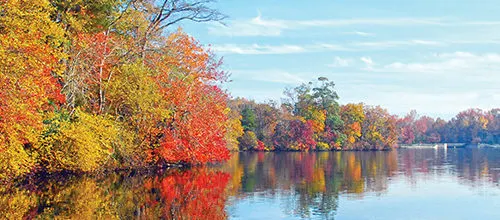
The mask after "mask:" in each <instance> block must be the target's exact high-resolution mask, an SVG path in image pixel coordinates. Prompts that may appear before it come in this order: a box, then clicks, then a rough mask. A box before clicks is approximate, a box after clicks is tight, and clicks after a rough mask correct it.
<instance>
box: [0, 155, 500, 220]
mask: <svg viewBox="0 0 500 220" xmlns="http://www.w3.org/2000/svg"><path fill="white" fill-rule="evenodd" d="M499 180H500V150H495V149H400V150H395V151H385V152H310V153H307V152H277V153H272V152H268V153H265V152H259V153H255V152H242V153H234V154H233V156H232V157H231V159H230V160H229V161H228V162H226V163H223V164H219V165H213V166H209V167H198V168H191V169H186V170H175V169H171V170H165V171H162V172H155V173H149V174H134V173H127V174H120V175H118V174H112V175H105V176H100V177H91V176H84V177H69V178H51V179H49V180H42V181H38V182H34V183H30V184H26V185H23V186H19V187H10V188H6V187H3V188H1V191H0V192H1V194H0V217H2V219H4V218H7V219H20V218H26V219H32V218H42V219H45V218H63V219H68V218H69V219H89V218H90V219H95V218H99V219H158V218H160V219H227V218H228V219H500V185H499Z"/></svg>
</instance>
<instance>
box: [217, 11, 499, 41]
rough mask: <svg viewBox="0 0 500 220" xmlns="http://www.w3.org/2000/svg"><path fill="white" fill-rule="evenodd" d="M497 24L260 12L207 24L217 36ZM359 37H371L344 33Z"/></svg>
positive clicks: (490, 23)
mask: <svg viewBox="0 0 500 220" xmlns="http://www.w3.org/2000/svg"><path fill="white" fill-rule="evenodd" d="M361 25H367V26H406V27H407V26H447V27H457V26H499V25H500V21H463V20H458V19H443V18H408V17H406V18H405V17H399V18H398V17H396V18H352V19H316V20H291V19H266V18H263V17H262V16H261V15H260V13H259V15H257V16H256V17H254V18H251V19H246V20H232V21H229V22H228V23H227V25H226V26H224V25H220V24H215V23H214V24H213V25H211V26H209V27H208V29H209V33H210V34H213V35H219V36H280V35H281V34H282V32H283V31H284V30H299V29H306V28H315V27H317V28H328V27H345V26H361ZM346 33H350V34H356V35H360V36H373V34H372V33H367V32H361V31H354V32H346Z"/></svg>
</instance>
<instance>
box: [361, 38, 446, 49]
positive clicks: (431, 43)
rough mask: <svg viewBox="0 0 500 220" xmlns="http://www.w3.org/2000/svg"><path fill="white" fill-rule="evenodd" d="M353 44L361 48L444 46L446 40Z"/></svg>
mask: <svg viewBox="0 0 500 220" xmlns="http://www.w3.org/2000/svg"><path fill="white" fill-rule="evenodd" d="M352 45H353V46H356V47H359V48H360V49H386V48H393V47H401V46H421V45H424V46H444V45H446V44H445V43H444V42H438V41H430V40H399V41H372V42H355V43H353V44H352Z"/></svg>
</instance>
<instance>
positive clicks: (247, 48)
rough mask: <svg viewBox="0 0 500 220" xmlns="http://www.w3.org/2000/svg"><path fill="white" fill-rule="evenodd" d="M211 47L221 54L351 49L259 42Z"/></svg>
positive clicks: (287, 52)
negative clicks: (262, 43)
mask: <svg viewBox="0 0 500 220" xmlns="http://www.w3.org/2000/svg"><path fill="white" fill-rule="evenodd" d="M211 49H212V50H213V51H215V52H217V53H221V54H248V55H260V54H292V53H309V52H320V51H349V50H352V49H349V48H346V47H344V46H341V45H335V44H309V45H290V44H284V45H260V44H251V45H248V44H219V45H212V46H211Z"/></svg>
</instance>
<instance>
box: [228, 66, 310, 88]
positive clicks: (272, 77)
mask: <svg viewBox="0 0 500 220" xmlns="http://www.w3.org/2000/svg"><path fill="white" fill-rule="evenodd" d="M229 72H231V76H232V78H234V79H235V80H238V81H245V80H253V81H261V82H272V83H283V84H294V85H297V84H300V83H303V82H306V80H304V79H303V78H302V77H301V75H303V74H298V73H290V72H287V71H284V70H279V69H270V70H231V71H229Z"/></svg>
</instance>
